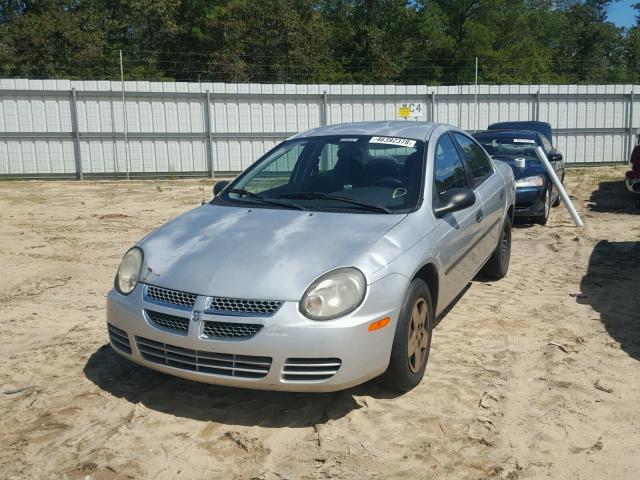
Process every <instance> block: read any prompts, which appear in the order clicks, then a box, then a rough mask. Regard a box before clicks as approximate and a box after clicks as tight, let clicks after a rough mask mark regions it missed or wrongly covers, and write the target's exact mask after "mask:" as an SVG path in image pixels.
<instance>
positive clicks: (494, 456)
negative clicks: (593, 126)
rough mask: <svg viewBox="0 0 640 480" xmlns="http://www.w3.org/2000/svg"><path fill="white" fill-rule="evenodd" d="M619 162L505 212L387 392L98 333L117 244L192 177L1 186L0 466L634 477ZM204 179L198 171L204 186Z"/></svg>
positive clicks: (204, 473)
mask: <svg viewBox="0 0 640 480" xmlns="http://www.w3.org/2000/svg"><path fill="white" fill-rule="evenodd" d="M623 171H624V168H622V167H615V168H593V169H574V170H571V171H569V172H568V176H567V184H568V186H569V190H570V192H571V193H572V195H573V196H574V199H575V201H576V205H577V208H578V210H579V211H580V212H581V214H582V215H583V218H584V220H585V223H586V227H585V228H584V229H582V230H579V229H576V228H575V227H574V226H573V225H572V224H571V222H570V219H569V216H568V214H567V212H566V211H565V210H564V208H557V209H555V210H554V211H553V214H552V218H551V221H550V224H549V225H548V226H547V227H540V226H530V225H519V226H518V227H517V228H516V229H515V231H514V245H513V253H512V261H511V269H510V271H509V275H508V277H507V278H506V279H504V280H502V281H500V282H496V283H486V282H482V281H474V282H473V284H472V285H471V287H470V288H469V290H468V291H467V292H466V294H465V295H464V296H463V297H462V299H461V300H460V301H459V302H458V303H457V305H456V306H455V307H454V308H453V309H452V311H451V312H450V313H449V314H448V315H447V316H446V317H445V318H444V319H443V320H442V321H441V323H440V324H439V325H438V327H437V328H436V330H435V333H434V340H433V345H432V350H431V358H430V361H429V367H428V371H427V376H426V377H425V379H424V381H423V382H422V384H421V385H420V386H419V387H418V388H416V389H415V390H413V391H411V392H409V393H407V394H405V395H402V396H394V395H391V394H389V393H387V392H385V391H384V390H382V389H381V388H380V387H379V386H377V384H376V383H374V382H371V383H368V384H365V385H363V386H360V387H357V388H354V389H351V390H347V391H344V392H339V393H334V394H322V395H306V394H285V393H269V392H259V391H248V390H247V391H244V390H235V389H228V388H221V387H215V386H209V385H204V384H198V383H192V382H187V381H183V380H178V379H175V378H172V377H169V376H164V375H161V374H158V373H155V372H152V371H150V370H147V369H144V368H141V367H138V366H134V365H132V364H130V363H128V362H127V361H125V360H123V359H121V358H120V357H118V356H117V355H116V354H115V353H113V352H112V350H111V348H110V347H109V346H108V345H107V335H106V325H105V294H106V292H107V291H108V289H109V288H110V287H111V284H112V281H113V276H114V273H115V270H116V267H117V265H118V263H119V261H120V258H121V255H122V254H123V253H124V252H125V251H126V249H127V248H128V247H129V246H130V245H132V244H133V243H134V242H135V241H136V240H137V239H139V238H140V237H141V236H143V235H144V234H146V233H147V232H149V231H150V230H151V229H153V228H154V227H155V226H157V225H159V224H161V223H162V222H164V221H166V220H167V219H169V218H171V217H173V216H175V215H178V214H179V213H181V212H184V211H186V210H188V209H190V208H192V207H194V206H196V205H198V204H199V202H200V199H201V192H200V190H199V188H200V187H199V184H198V182H197V181H162V182H159V181H155V182H154V181H146V182H142V181H135V182H131V183H125V182H86V183H76V182H0V227H1V228H0V265H1V266H2V275H1V277H0V325H1V326H2V335H0V354H1V357H0V358H1V359H2V361H1V362H0V478H2V479H14V478H15V479H18V478H19V479H23V478H69V479H96V480H100V479H125V478H154V479H155V478H158V479H166V478H186V479H205V478H207V479H223V478H224V479H234V478H242V479H249V478H255V479H265V480H266V479H284V478H290V479H298V478H301V479H305V478H311V479H314V478H380V479H388V478H451V479H460V478H470V479H480V478H509V479H516V478H518V479H520V478H521V479H527V478H554V479H558V478H562V479H573V478H575V479H578V478H580V479H601V478H615V479H636V478H638V477H639V475H640V473H639V472H640V268H639V266H640V263H639V259H640V210H637V209H635V208H634V207H633V200H632V199H631V196H630V195H628V194H626V193H625V191H624V188H623V184H622V182H621V180H620V179H621V178H623ZM208 188H209V187H207V190H208Z"/></svg>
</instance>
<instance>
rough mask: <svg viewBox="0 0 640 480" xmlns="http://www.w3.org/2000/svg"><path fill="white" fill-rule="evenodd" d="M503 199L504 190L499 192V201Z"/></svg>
mask: <svg viewBox="0 0 640 480" xmlns="http://www.w3.org/2000/svg"><path fill="white" fill-rule="evenodd" d="M503 198H504V188H503V189H502V190H500V200H502V199H503Z"/></svg>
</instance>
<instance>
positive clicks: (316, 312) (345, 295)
mask: <svg viewBox="0 0 640 480" xmlns="http://www.w3.org/2000/svg"><path fill="white" fill-rule="evenodd" d="M366 288H367V282H366V281H365V278H364V275H363V274H362V272H361V271H360V270H358V269H357V268H351V267H349V268H338V269H336V270H333V271H331V272H328V273H325V274H324V275H322V276H321V277H319V278H318V279H317V280H316V281H315V282H313V283H312V284H311V285H310V286H309V288H307V291H306V292H304V295H303V296H302V300H300V311H301V312H302V313H303V314H304V315H305V316H307V317H309V318H311V319H312V320H331V319H333V318H338V317H342V316H343V315H346V314H347V313H350V312H352V311H354V310H355V309H356V308H357V307H358V306H359V305H360V304H361V303H362V300H363V299H364V294H365V291H366Z"/></svg>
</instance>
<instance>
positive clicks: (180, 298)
mask: <svg viewBox="0 0 640 480" xmlns="http://www.w3.org/2000/svg"><path fill="white" fill-rule="evenodd" d="M147 297H149V298H151V299H152V300H155V301H156V302H161V303H168V304H170V305H179V306H181V307H188V308H193V306H194V305H195V303H196V298H197V297H198V296H197V295H196V294H195V293H187V292H179V291H178V290H169V289H168V288H162V287H154V286H153V285H147Z"/></svg>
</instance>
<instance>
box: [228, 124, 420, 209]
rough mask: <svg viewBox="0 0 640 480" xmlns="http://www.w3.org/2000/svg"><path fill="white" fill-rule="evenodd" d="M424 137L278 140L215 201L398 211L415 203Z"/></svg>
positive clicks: (294, 206) (311, 207) (356, 136)
mask: <svg viewBox="0 0 640 480" xmlns="http://www.w3.org/2000/svg"><path fill="white" fill-rule="evenodd" d="M423 153H424V142H421V141H418V140H412V139H405V138H394V137H379V136H370V135H367V136H364V135H350V136H325V137H310V138H300V139H293V140H290V141H287V142H284V143H282V144H281V145H279V146H278V147H276V148H275V149H274V150H273V151H271V152H270V153H268V154H267V155H266V156H265V157H263V158H262V159H261V160H259V161H258V162H257V163H256V164H254V165H253V166H252V167H251V168H250V169H249V170H247V171H246V172H245V173H244V174H243V175H241V176H240V177H238V179H237V180H235V181H234V182H233V183H232V184H231V185H229V186H228V187H227V188H226V189H225V191H224V193H223V194H222V195H221V196H220V198H219V199H216V201H221V202H223V203H229V202H231V203H233V204H251V206H264V207H268V208H298V209H305V210H314V209H321V210H327V209H328V210H329V211H344V210H347V211H349V212H358V213H399V212H402V211H406V210H410V209H413V208H415V207H416V205H417V204H418V199H419V198H420V192H421V186H422V176H423V172H424V170H425V169H424V165H423V157H424V155H423Z"/></svg>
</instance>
